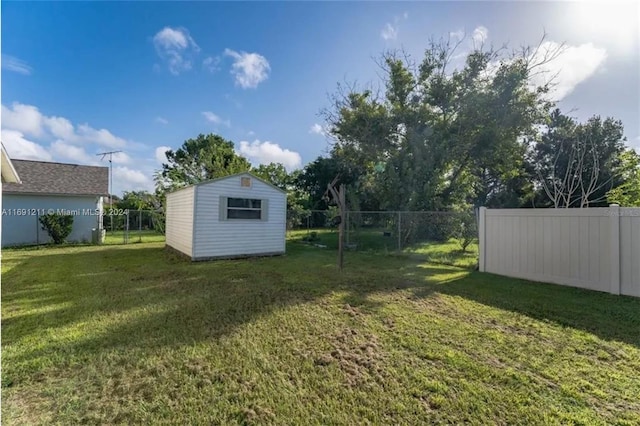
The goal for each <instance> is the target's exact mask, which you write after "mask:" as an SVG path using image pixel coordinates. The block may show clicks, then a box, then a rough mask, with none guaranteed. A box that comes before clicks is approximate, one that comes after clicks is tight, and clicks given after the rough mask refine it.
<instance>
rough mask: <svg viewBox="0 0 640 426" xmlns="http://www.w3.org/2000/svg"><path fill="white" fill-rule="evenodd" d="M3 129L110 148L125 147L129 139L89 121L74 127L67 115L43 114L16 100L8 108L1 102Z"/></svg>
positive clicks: (42, 137)
mask: <svg viewBox="0 0 640 426" xmlns="http://www.w3.org/2000/svg"><path fill="white" fill-rule="evenodd" d="M2 128H3V129H8V130H15V131H18V132H20V133H22V134H23V135H27V136H31V137H34V138H36V139H51V138H55V139H60V140H63V141H64V142H65V143H96V144H98V145H101V146H103V147H107V148H123V147H124V146H125V145H126V144H127V141H126V140H124V139H122V138H120V137H118V136H115V135H113V134H112V133H111V132H110V131H108V130H107V129H94V128H93V127H91V126H89V125H88V124H81V125H79V126H78V127H77V129H75V128H74V126H73V124H72V123H71V121H69V120H68V119H66V118H64V117H56V116H51V117H48V116H46V115H43V114H42V113H41V112H40V111H39V110H38V108H36V107H35V106H33V105H25V104H21V103H18V102H15V103H13V104H12V105H11V108H8V107H6V106H4V105H2Z"/></svg>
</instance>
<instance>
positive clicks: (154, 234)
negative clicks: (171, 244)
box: [102, 209, 165, 244]
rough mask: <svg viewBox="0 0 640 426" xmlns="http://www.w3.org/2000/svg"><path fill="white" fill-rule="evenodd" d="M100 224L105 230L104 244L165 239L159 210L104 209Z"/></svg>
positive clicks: (162, 215) (162, 218)
mask: <svg viewBox="0 0 640 426" xmlns="http://www.w3.org/2000/svg"><path fill="white" fill-rule="evenodd" d="M102 225H103V229H104V230H105V239H104V243H105V244H130V243H142V242H160V241H164V240H165V236H164V214H163V213H162V212H160V211H154V210H122V209H120V210H119V209H105V212H104V215H103V216H102Z"/></svg>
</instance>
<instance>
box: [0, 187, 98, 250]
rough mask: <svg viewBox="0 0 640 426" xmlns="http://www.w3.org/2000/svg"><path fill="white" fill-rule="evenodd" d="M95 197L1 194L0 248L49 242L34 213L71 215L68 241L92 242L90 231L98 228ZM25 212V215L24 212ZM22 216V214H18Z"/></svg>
mask: <svg viewBox="0 0 640 426" xmlns="http://www.w3.org/2000/svg"><path fill="white" fill-rule="evenodd" d="M100 198H101V197H97V196H88V197H85V196H81V197H74V196H62V195H60V196H58V195H37V194H2V209H3V211H4V213H5V214H3V216H2V247H7V246H14V245H28V244H46V243H50V242H51V238H50V237H49V235H48V234H47V231H44V230H43V229H42V226H41V225H40V222H39V220H38V216H37V215H36V213H38V214H39V213H40V212H41V211H44V212H45V213H46V212H48V211H49V210H51V212H57V211H58V210H60V211H65V212H66V211H70V214H73V216H74V217H73V228H72V231H71V234H70V235H69V237H67V241H69V242H91V230H92V229H93V228H98V227H99V226H100V219H101V217H102V215H101V214H95V210H96V209H97V208H101V203H100ZM24 211H26V213H27V214H24V213H23V212H24ZM20 213H23V214H20Z"/></svg>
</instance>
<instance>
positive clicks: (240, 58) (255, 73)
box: [224, 49, 271, 89]
mask: <svg viewBox="0 0 640 426" xmlns="http://www.w3.org/2000/svg"><path fill="white" fill-rule="evenodd" d="M224 54H225V55H227V56H231V57H232V58H233V59H234V61H233V66H232V69H231V74H232V75H233V76H234V77H235V82H236V85H238V86H240V87H242V88H243V89H255V88H256V87H258V84H260V83H262V82H263V81H265V80H266V79H268V78H269V71H270V70H271V66H270V65H269V61H267V58H265V57H264V56H262V55H259V54H257V53H247V52H236V51H234V50H231V49H225V50H224Z"/></svg>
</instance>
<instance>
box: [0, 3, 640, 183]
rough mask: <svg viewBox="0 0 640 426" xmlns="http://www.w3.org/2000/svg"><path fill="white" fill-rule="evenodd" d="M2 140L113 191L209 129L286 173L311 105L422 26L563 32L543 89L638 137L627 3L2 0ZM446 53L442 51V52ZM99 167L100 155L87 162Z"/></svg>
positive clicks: (632, 21)
mask: <svg viewBox="0 0 640 426" xmlns="http://www.w3.org/2000/svg"><path fill="white" fill-rule="evenodd" d="M1 13H2V28H1V36H2V75H1V78H2V83H1V89H2V92H1V100H2V116H1V117H0V119H1V121H2V141H3V143H4V145H5V147H6V148H7V151H8V152H9V154H10V156H12V157H13V158H24V159H42V160H47V161H62V162H71V163H79V164H94V163H95V164H100V158H99V157H98V156H96V153H99V152H103V151H110V150H122V151H123V153H122V154H117V155H116V156H114V188H113V190H114V193H116V194H120V193H121V192H122V191H123V190H132V189H153V172H154V170H157V169H159V168H160V162H159V161H160V160H161V158H162V153H163V151H164V149H166V148H167V147H169V148H172V149H177V148H179V147H180V145H182V143H183V142H184V141H185V140H186V139H188V138H192V137H196V136H197V135H198V134H199V133H210V132H214V133H219V134H221V135H222V136H224V137H225V138H227V139H230V140H232V141H233V142H234V143H235V146H236V150H238V151H239V152H240V153H241V154H243V155H245V156H246V157H247V158H249V159H250V160H251V161H252V163H254V164H259V163H268V162H271V161H277V162H282V163H284V164H285V165H286V166H287V167H288V168H289V169H290V170H291V169H294V168H298V167H302V166H304V165H305V164H306V163H308V162H310V161H312V160H314V159H315V158H316V157H317V156H318V155H321V154H323V153H325V152H326V150H327V147H328V141H327V139H326V138H325V136H323V134H322V133H323V126H324V125H325V124H324V123H323V121H322V118H321V117H319V115H318V113H319V111H320V110H321V109H322V108H323V107H327V106H328V105H329V100H328V97H327V95H328V94H329V93H332V92H335V89H336V84H337V83H338V82H344V81H357V82H359V83H368V82H377V81H379V80H378V78H379V77H378V72H379V70H378V69H377V67H376V65H375V63H374V61H373V58H374V57H378V56H379V55H380V54H381V53H382V52H383V51H385V50H387V49H399V48H403V49H404V50H406V51H407V52H408V53H409V54H410V55H412V57H413V58H414V59H415V60H420V59H421V54H422V52H423V51H424V49H425V47H426V46H427V42H428V40H429V39H430V38H431V37H436V38H439V37H452V38H461V37H463V36H464V39H463V40H462V42H461V44H460V47H459V52H460V53H461V57H463V56H464V55H463V54H464V53H465V52H466V51H468V50H469V49H470V48H471V46H472V44H473V42H474V40H475V42H479V41H484V43H485V44H487V45H489V44H493V45H494V46H501V45H503V44H504V43H508V45H509V47H512V48H517V47H518V46H521V45H536V44H537V43H538V42H539V40H540V38H541V36H542V34H543V31H544V30H546V32H547V34H548V36H547V39H546V43H547V45H546V46H547V47H554V46H556V45H557V44H558V43H562V42H564V43H565V44H566V51H565V53H564V54H563V55H562V56H561V57H559V58H558V59H557V60H555V61H554V62H553V63H552V64H550V65H549V66H548V71H549V72H550V73H555V72H559V74H558V79H557V82H558V86H557V89H556V91H555V92H554V96H555V97H556V98H557V99H560V107H561V108H562V109H563V110H565V111H569V110H573V112H572V115H574V116H576V117H577V118H579V119H581V120H585V119H586V118H588V117H590V116H591V115H593V114H599V115H601V116H613V117H615V118H618V119H621V120H622V121H623V124H624V125H625V133H626V136H627V138H628V140H629V144H630V145H631V146H634V147H640V119H639V116H640V110H639V106H638V103H639V99H640V85H639V77H638V76H639V75H640V69H639V52H640V46H639V41H638V40H639V29H638V13H639V12H638V6H637V5H636V4H634V3H633V2H622V3H617V4H613V5H611V4H604V3H600V4H596V5H591V6H590V5H587V4H580V3H567V2H557V3H555V2H536V3H523V2H496V3H492V2H470V3H467V2H446V3H445V2H406V3H405V2H348V3H338V2H279V3H276V2H193V3H192V2H179V3H171V2H99V3H96V2H2V10H1ZM453 65H454V66H455V65H456V64H455V63H454V64H453ZM102 164H105V165H106V164H107V163H106V162H102Z"/></svg>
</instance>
